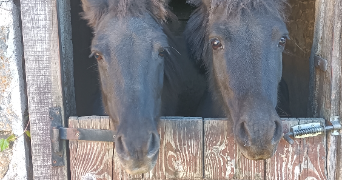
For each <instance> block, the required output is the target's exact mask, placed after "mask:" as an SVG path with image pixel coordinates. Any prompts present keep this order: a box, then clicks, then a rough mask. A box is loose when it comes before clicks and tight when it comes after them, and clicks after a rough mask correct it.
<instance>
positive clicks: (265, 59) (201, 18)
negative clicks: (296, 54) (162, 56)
mask: <svg viewBox="0 0 342 180" xmlns="http://www.w3.org/2000/svg"><path fill="white" fill-rule="evenodd" d="M190 3H192V4H194V5H195V6H197V7H198V8H197V9H196V10H195V12H194V13H193V14H192V15H191V17H190V20H189V21H188V24H187V28H186V31H185V35H186V37H187V42H188V47H189V49H190V51H191V56H192V58H193V59H194V60H196V61H198V62H200V63H203V64H204V65H205V68H206V71H207V74H208V77H207V81H208V83H209V90H208V92H207V93H206V96H204V98H203V100H202V104H201V106H200V108H199V111H198V112H199V113H198V115H199V116H203V117H228V118H230V119H232V120H233V122H234V134H235V139H236V142H237V144H238V146H239V148H240V150H241V151H242V153H243V154H244V156H246V157H247V158H249V159H254V160H259V159H267V158H270V157H271V156H272V155H273V153H274V152H275V150H276V147H277V145H278V143H279V141H280V139H281V137H282V124H281V121H280V118H279V116H278V114H277V112H276V110H275V108H276V105H277V102H278V96H277V95H278V83H279V82H280V81H281V76H282V52H283V50H284V47H285V44H286V40H287V39H288V31H287V29H286V25H285V23H284V6H285V4H286V2H285V0H198V1H196V0H193V1H191V2H190ZM282 84H283V83H282ZM285 86H286V84H285Z"/></svg>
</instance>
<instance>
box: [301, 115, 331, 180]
mask: <svg viewBox="0 0 342 180" xmlns="http://www.w3.org/2000/svg"><path fill="white" fill-rule="evenodd" d="M313 122H319V123H323V124H324V123H325V122H324V119H299V124H307V123H313ZM299 150H300V157H299V158H300V172H299V179H321V180H325V179H326V170H325V164H326V140H325V135H319V136H316V137H311V138H304V139H301V140H300V147H299Z"/></svg>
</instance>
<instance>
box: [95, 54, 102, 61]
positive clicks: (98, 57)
mask: <svg viewBox="0 0 342 180" xmlns="http://www.w3.org/2000/svg"><path fill="white" fill-rule="evenodd" d="M94 57H95V59H96V60H98V61H100V60H102V56H101V55H100V54H99V53H95V54H94Z"/></svg>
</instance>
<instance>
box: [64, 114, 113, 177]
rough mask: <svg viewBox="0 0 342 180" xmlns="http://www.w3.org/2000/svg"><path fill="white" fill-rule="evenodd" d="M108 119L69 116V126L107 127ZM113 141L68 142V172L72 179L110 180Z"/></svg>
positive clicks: (84, 127) (85, 127)
mask: <svg viewBox="0 0 342 180" xmlns="http://www.w3.org/2000/svg"><path fill="white" fill-rule="evenodd" d="M109 124H110V120H109V118H108V117H105V116H102V117H100V116H94V117H92V116H88V117H87V116H86V117H79V118H77V117H70V118H69V127H70V128H83V129H109V127H110V126H109ZM113 147H114V143H113V142H92V141H75V140H71V141H70V142H69V148H70V172H71V179H72V180H93V179H99V180H111V179H112V178H113V176H112V169H113V168H112V167H113V165H112V163H113V161H112V160H113Z"/></svg>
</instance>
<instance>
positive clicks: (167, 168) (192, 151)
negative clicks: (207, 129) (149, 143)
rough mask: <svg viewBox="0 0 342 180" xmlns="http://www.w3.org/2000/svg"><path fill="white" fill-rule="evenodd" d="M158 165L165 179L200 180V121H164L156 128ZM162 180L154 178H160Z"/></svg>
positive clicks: (201, 171) (194, 119)
mask: <svg viewBox="0 0 342 180" xmlns="http://www.w3.org/2000/svg"><path fill="white" fill-rule="evenodd" d="M159 134H160V138H161V143H160V146H161V151H160V152H161V153H162V154H160V155H159V157H160V158H159V160H158V161H160V162H159V164H160V165H161V167H163V171H159V172H163V173H164V175H165V176H166V178H165V179H175V178H177V179H201V178H202V177H203V162H202V159H203V154H202V152H203V151H202V150H203V122H202V118H191V117H188V118H182V117H168V118H166V119H163V120H162V121H161V124H160V132H159ZM161 177H163V176H156V178H161Z"/></svg>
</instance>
